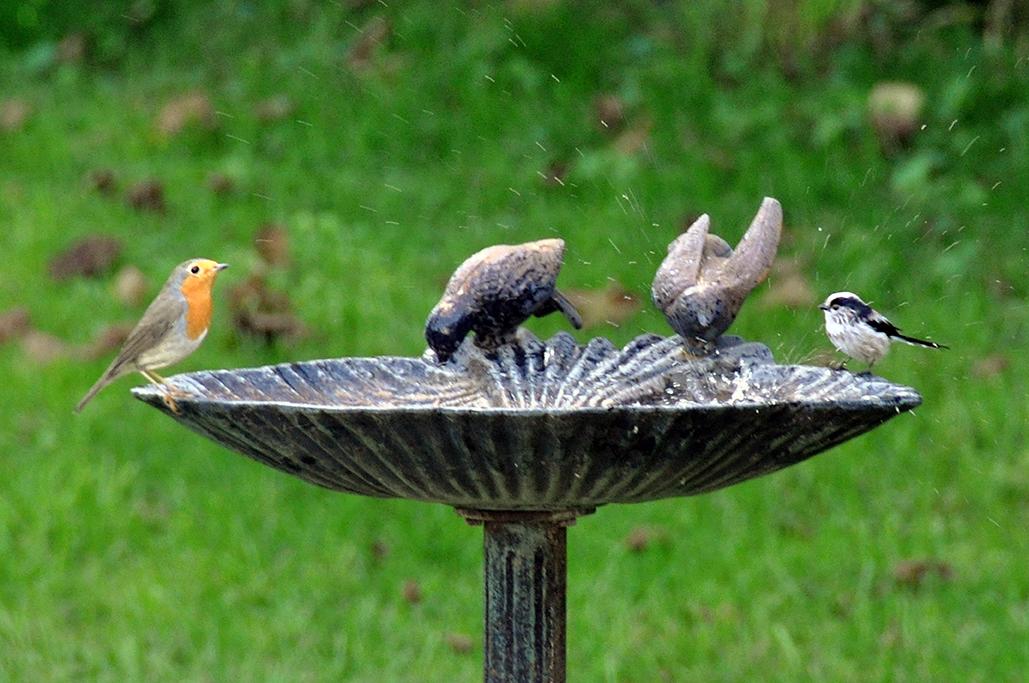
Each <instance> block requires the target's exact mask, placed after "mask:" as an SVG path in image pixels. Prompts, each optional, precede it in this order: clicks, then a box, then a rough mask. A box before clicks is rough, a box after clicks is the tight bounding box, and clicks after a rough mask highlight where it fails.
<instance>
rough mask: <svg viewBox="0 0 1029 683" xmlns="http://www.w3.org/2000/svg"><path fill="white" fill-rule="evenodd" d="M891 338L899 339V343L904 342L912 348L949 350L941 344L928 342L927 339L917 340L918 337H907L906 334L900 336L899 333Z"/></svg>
mask: <svg viewBox="0 0 1029 683" xmlns="http://www.w3.org/2000/svg"><path fill="white" fill-rule="evenodd" d="M893 336H895V337H896V338H897V339H899V340H901V341H905V342H907V343H908V344H911V345H913V346H927V347H929V348H930V349H949V348H950V347H949V346H944V345H943V344H937V343H936V342H934V341H929V340H928V339H919V338H918V337H909V336H907V335H906V334H901V333H899V332H898V333H897V334H895V335H893Z"/></svg>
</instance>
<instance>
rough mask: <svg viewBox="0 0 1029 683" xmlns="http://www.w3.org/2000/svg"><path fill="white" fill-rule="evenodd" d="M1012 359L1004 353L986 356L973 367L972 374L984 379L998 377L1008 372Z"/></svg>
mask: <svg viewBox="0 0 1029 683" xmlns="http://www.w3.org/2000/svg"><path fill="white" fill-rule="evenodd" d="M1010 365H1011V359H1010V358H1008V357H1007V356H1005V355H1004V354H1002V353H994V354H992V355H989V356H984V357H982V358H980V359H979V360H977V361H976V362H975V363H974V364H973V365H972V374H973V375H975V376H976V377H980V378H982V379H988V378H990V377H996V376H997V375H1000V374H1003V373H1004V372H1006V371H1007V369H1008V367H1009V366H1010Z"/></svg>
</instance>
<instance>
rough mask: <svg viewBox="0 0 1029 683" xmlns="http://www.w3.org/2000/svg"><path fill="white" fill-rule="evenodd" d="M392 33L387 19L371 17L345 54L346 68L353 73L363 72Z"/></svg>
mask: <svg viewBox="0 0 1029 683" xmlns="http://www.w3.org/2000/svg"><path fill="white" fill-rule="evenodd" d="M392 33H393V27H392V25H391V24H390V21H389V19H387V18H386V17H384V16H382V15H379V16H376V17H373V18H372V19H371V20H370V21H369V22H368V23H367V24H365V25H364V27H363V28H362V29H361V35H360V37H358V39H357V40H356V41H354V44H353V45H352V46H351V48H350V52H349V53H348V54H347V60H346V61H347V66H349V67H350V68H351V69H352V70H354V71H365V70H367V69H368V68H369V67H370V66H371V64H372V59H373V58H374V57H375V54H376V53H377V52H378V51H379V48H380V46H381V45H382V44H383V42H385V41H386V39H388V38H389V37H390V35H391V34H392Z"/></svg>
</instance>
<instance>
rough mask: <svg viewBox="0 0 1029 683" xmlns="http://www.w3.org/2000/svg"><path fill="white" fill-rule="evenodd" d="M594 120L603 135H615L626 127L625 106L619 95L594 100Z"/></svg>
mask: <svg viewBox="0 0 1029 683" xmlns="http://www.w3.org/2000/svg"><path fill="white" fill-rule="evenodd" d="M593 120H594V121H596V123H597V127H598V128H599V129H600V131H601V132H603V133H610V134H614V133H617V132H618V131H619V130H621V128H622V126H624V125H625V106H624V105H623V104H622V100H621V98H620V97H618V95H611V94H606V95H598V96H597V97H596V98H594V100H593Z"/></svg>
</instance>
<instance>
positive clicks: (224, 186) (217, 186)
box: [207, 173, 236, 196]
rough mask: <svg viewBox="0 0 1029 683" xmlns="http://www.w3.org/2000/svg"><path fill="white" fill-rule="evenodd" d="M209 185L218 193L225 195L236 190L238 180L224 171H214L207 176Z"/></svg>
mask: <svg viewBox="0 0 1029 683" xmlns="http://www.w3.org/2000/svg"><path fill="white" fill-rule="evenodd" d="M207 187H208V188H210V190H211V192H213V193H215V194H216V195H219V196H225V195H228V194H232V193H233V192H235V190H236V181H235V180H233V179H232V176H228V175H225V174H224V173H212V174H211V175H209V176H207Z"/></svg>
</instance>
